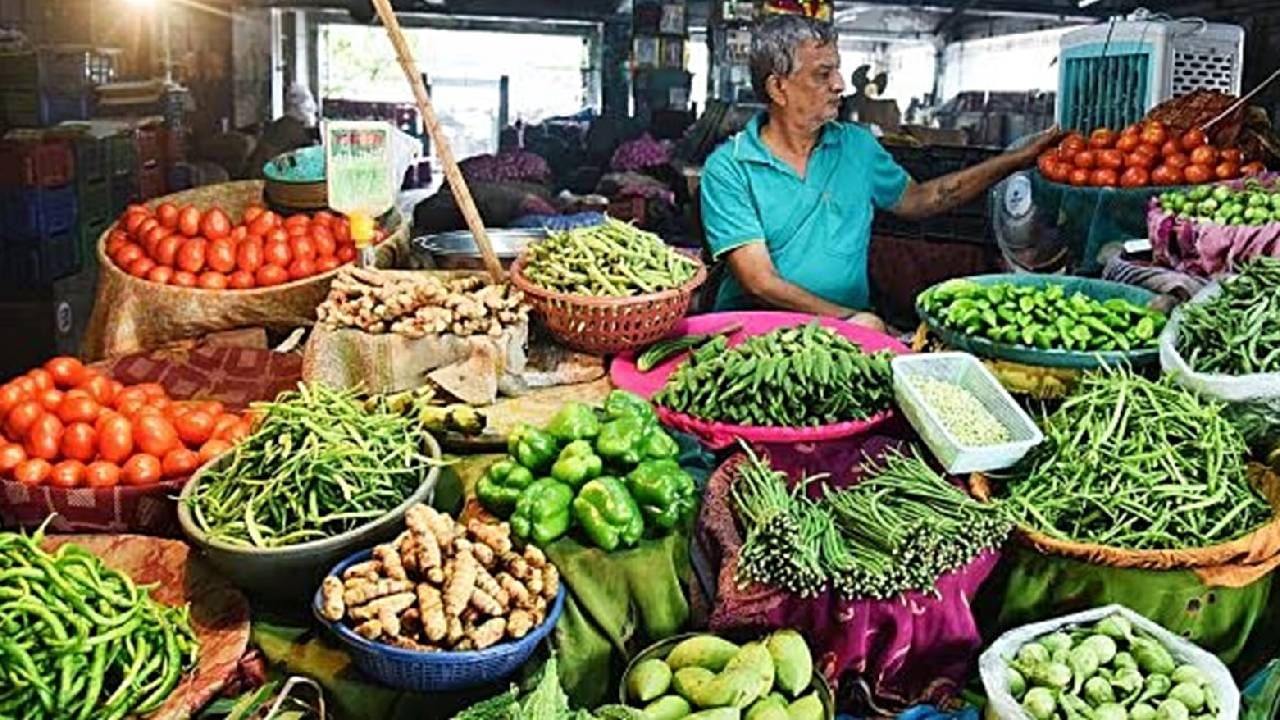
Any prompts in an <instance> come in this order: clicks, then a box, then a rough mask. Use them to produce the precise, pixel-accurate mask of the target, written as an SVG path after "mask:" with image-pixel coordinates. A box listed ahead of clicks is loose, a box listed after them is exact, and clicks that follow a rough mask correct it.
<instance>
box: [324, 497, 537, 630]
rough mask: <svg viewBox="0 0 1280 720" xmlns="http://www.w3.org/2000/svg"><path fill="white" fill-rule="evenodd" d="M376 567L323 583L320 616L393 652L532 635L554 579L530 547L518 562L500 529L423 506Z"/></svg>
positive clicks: (505, 530) (377, 552)
mask: <svg viewBox="0 0 1280 720" xmlns="http://www.w3.org/2000/svg"><path fill="white" fill-rule="evenodd" d="M405 526H406V527H407V530H405V531H404V532H403V533H401V534H400V536H399V537H397V538H396V539H395V541H393V542H391V543H387V544H385V545H378V546H377V547H375V548H374V549H373V557H372V558H371V559H369V560H367V561H365V562H362V563H357V564H355V565H352V566H351V567H349V568H347V569H346V571H344V572H343V573H342V578H341V579H339V578H337V577H335V576H333V575H330V576H329V577H326V578H325V579H324V584H323V585H322V587H321V599H322V607H321V614H323V615H324V617H325V618H327V619H329V620H332V621H335V622H337V621H346V622H347V623H348V624H350V625H351V626H352V628H353V629H354V630H355V632H356V633H357V634H359V635H360V636H361V637H364V638H367V639H369V640H374V641H379V642H384V643H388V644H390V645H394V646H395V647H399V648H404V649H410V650H421V651H424V652H433V651H442V650H483V649H485V648H487V647H490V646H492V645H494V644H496V643H498V642H501V641H502V640H504V639H512V640H517V639H519V638H522V637H524V636H525V635H528V634H529V632H530V631H531V630H533V629H534V628H535V627H537V626H538V625H540V624H542V622H543V621H544V620H545V619H546V617H547V612H548V609H549V607H550V603H551V602H552V601H553V600H554V599H555V597H556V594H557V593H558V592H559V591H560V574H559V572H557V570H556V568H555V566H554V565H552V564H551V563H550V562H548V561H547V557H546V555H544V554H543V553H542V551H541V550H539V549H538V548H536V547H534V546H532V545H529V546H527V547H526V548H525V549H524V552H523V553H517V552H516V551H515V550H514V548H513V547H512V544H511V529H510V528H509V527H508V526H507V524H506V523H502V524H500V525H489V524H486V523H482V522H480V521H478V520H471V521H470V522H468V523H467V524H466V525H465V526H463V525H462V524H460V523H458V522H455V521H454V520H453V518H451V517H449V516H448V515H444V514H441V513H439V512H437V511H435V510H434V509H432V508H430V507H427V506H426V505H415V506H414V507H412V508H410V509H409V512H408V513H406V515H405Z"/></svg>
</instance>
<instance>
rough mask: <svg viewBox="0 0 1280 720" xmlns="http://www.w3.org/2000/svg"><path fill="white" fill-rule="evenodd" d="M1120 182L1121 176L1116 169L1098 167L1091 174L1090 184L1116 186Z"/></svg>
mask: <svg viewBox="0 0 1280 720" xmlns="http://www.w3.org/2000/svg"><path fill="white" fill-rule="evenodd" d="M1119 183H1120V176H1119V175H1118V174H1116V171H1115V170H1111V169H1109V168H1098V169H1097V170H1094V171H1093V172H1092V173H1090V175H1089V184H1090V185H1093V186H1094V187H1115V186H1116V185H1118V184H1119Z"/></svg>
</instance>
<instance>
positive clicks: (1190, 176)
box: [1182, 145, 1213, 185]
mask: <svg viewBox="0 0 1280 720" xmlns="http://www.w3.org/2000/svg"><path fill="white" fill-rule="evenodd" d="M1196 149H1197V150H1204V149H1205V146H1203V145H1202V146H1200V147H1198V148H1196ZM1182 175H1183V179H1184V180H1186V181H1187V184H1188V185H1200V184H1203V183H1207V182H1209V181H1211V180H1213V168H1212V166H1209V165H1201V164H1200V163H1192V164H1190V165H1188V166H1187V167H1186V169H1185V170H1183V171H1182Z"/></svg>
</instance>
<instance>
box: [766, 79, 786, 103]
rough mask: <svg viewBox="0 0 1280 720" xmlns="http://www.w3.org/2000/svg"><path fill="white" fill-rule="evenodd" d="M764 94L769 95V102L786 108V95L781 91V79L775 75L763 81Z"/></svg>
mask: <svg viewBox="0 0 1280 720" xmlns="http://www.w3.org/2000/svg"><path fill="white" fill-rule="evenodd" d="M764 89H765V92H766V93H768V94H769V100H770V101H771V102H773V103H774V104H775V105H778V106H779V107H786V105H787V95H786V93H784V92H783V91H782V78H780V77H778V76H777V75H770V76H769V77H767V78H765V81H764Z"/></svg>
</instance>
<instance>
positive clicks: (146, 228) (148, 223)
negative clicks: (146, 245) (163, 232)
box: [133, 217, 160, 244]
mask: <svg viewBox="0 0 1280 720" xmlns="http://www.w3.org/2000/svg"><path fill="white" fill-rule="evenodd" d="M158 227H160V221H159V220H156V219H155V218H153V217H149V218H147V219H146V220H143V221H142V224H141V225H139V226H138V229H137V231H135V232H134V233H133V236H134V237H135V238H137V239H138V240H139V241H141V240H142V239H143V238H145V237H146V236H147V233H149V232H151V231H152V230H154V229H155V228H158ZM139 244H141V242H139Z"/></svg>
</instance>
